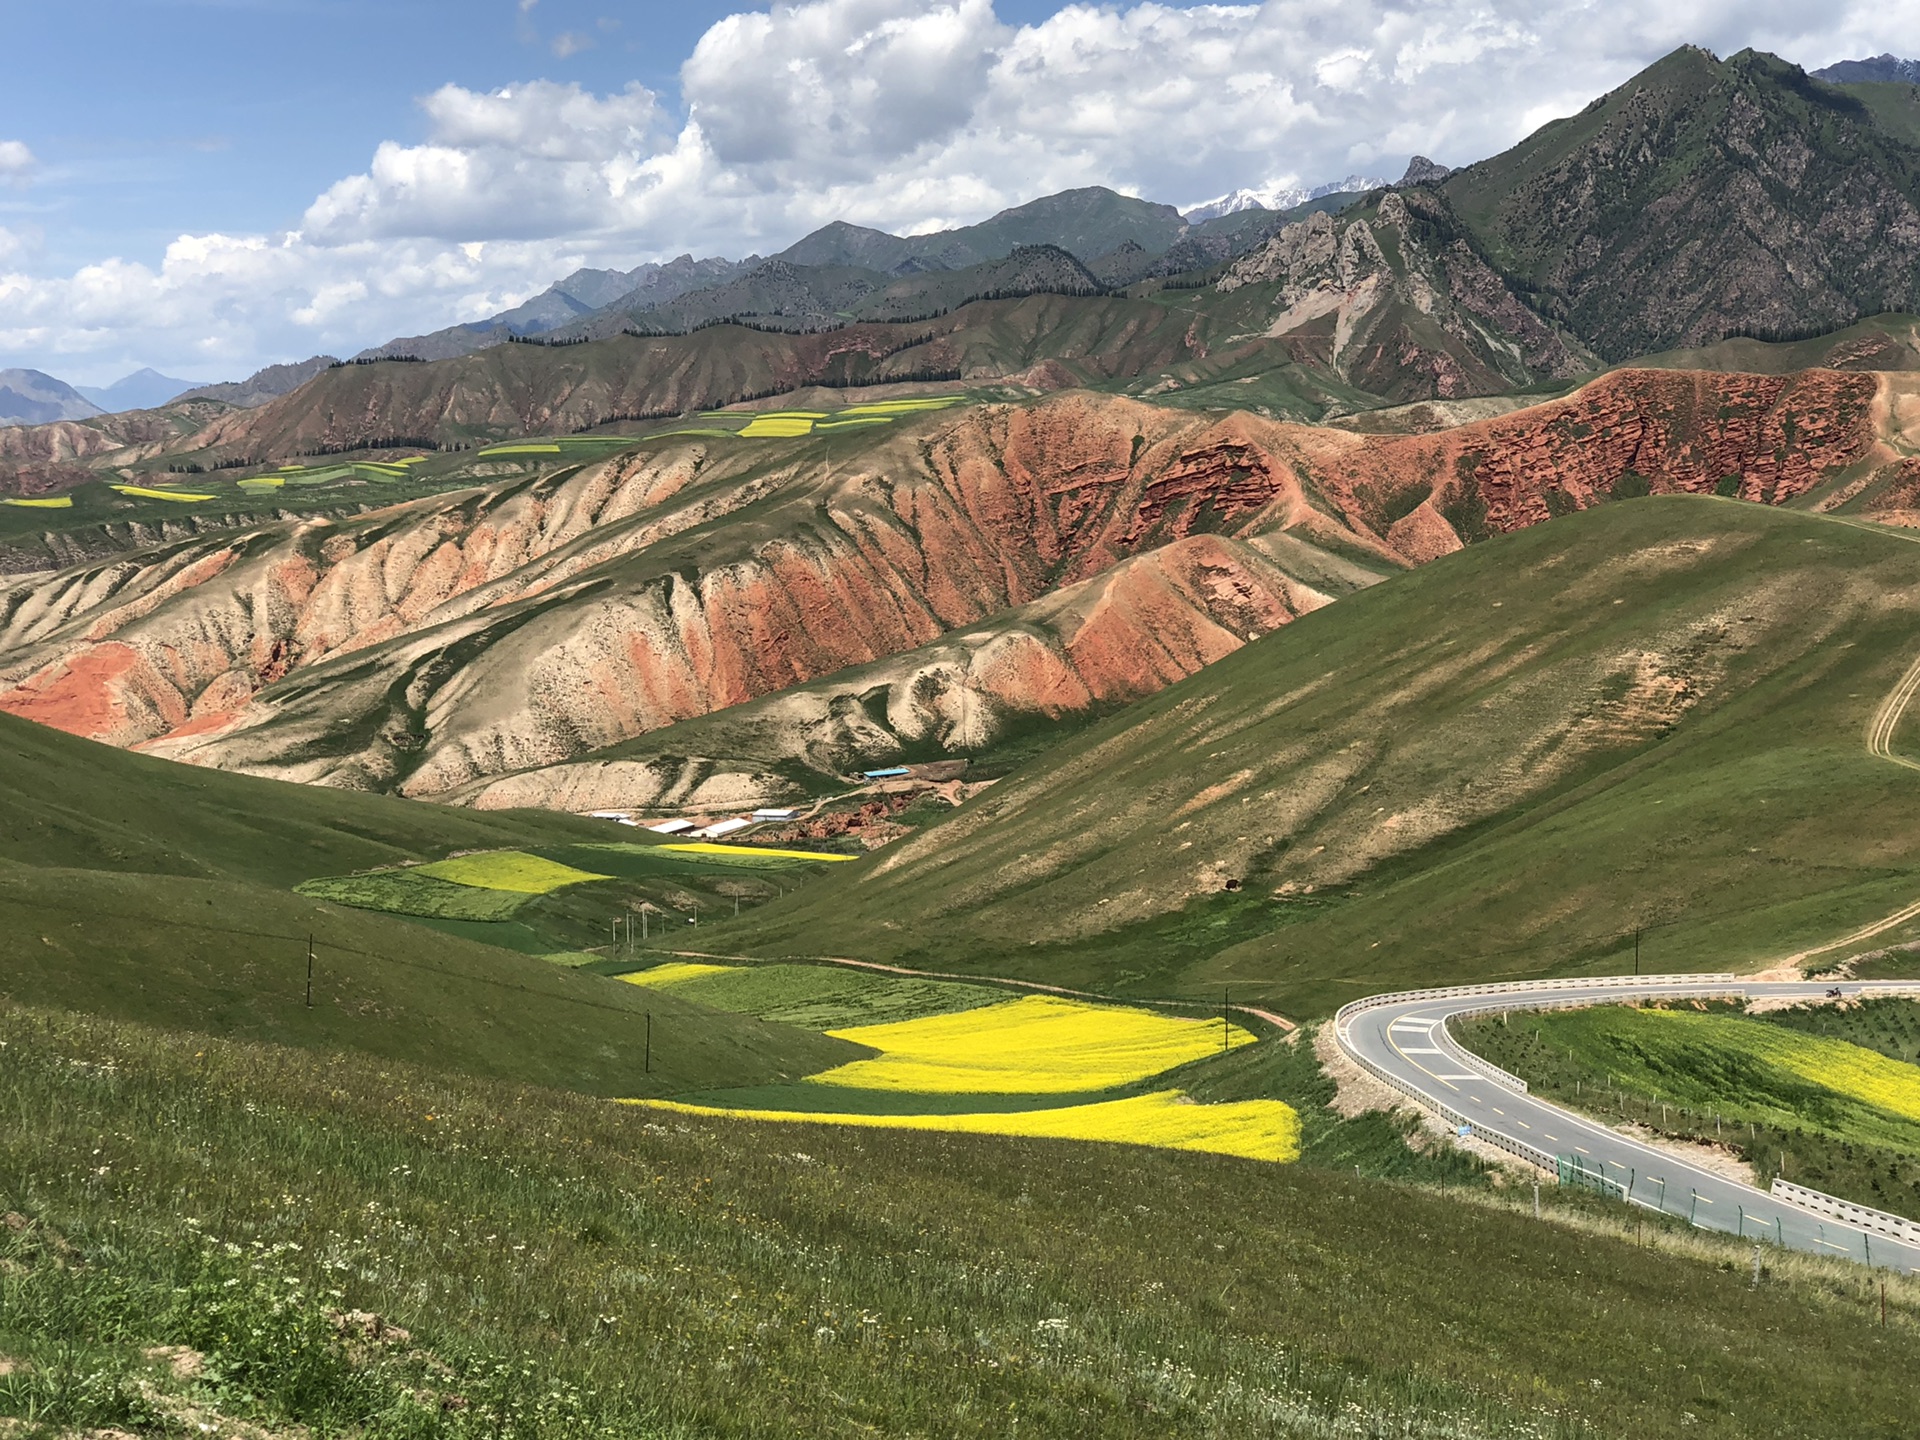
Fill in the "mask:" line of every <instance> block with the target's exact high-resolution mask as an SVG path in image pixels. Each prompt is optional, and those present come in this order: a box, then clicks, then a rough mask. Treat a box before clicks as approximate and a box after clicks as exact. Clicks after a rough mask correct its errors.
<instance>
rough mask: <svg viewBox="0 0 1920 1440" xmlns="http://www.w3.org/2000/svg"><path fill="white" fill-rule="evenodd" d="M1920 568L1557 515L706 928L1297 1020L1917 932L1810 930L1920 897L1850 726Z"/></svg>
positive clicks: (1298, 631)
mask: <svg viewBox="0 0 1920 1440" xmlns="http://www.w3.org/2000/svg"><path fill="white" fill-rule="evenodd" d="M1915 585H1920V545H1916V544H1915V543H1913V540H1912V538H1911V537H1910V536H1907V535H1905V534H1903V533H1900V532H1893V531H1887V530H1880V529H1877V528H1875V527H1871V526H1862V525H1857V524H1851V523H1846V522H1843V521H1836V520H1831V519H1826V518H1822V517H1818V516H1813V515H1806V514H1798V513H1793V512H1784V511H1780V510H1774V509H1768V508H1765V507H1762V506H1758V505H1749V504H1742V503H1739V502H1735V501H1721V500H1714V499H1711V498H1707V499H1699V498H1686V497H1670V498H1660V499H1649V500H1637V501H1632V502H1628V503H1622V504H1615V505H1608V506H1603V507H1600V508H1597V509H1594V510H1589V511H1586V512H1583V513H1581V514H1577V515H1570V516H1566V517H1564V518H1562V519H1560V520H1556V521H1555V522H1554V523H1552V524H1550V525H1542V526H1537V527H1535V528H1533V529H1530V530H1526V531H1523V532H1520V533H1516V534H1512V535H1506V536H1502V537H1498V538H1496V539H1493V540H1490V541H1487V542H1485V543H1483V544H1477V545H1473V546H1470V547H1468V548H1467V549H1466V550H1464V551H1462V552H1460V553H1458V554H1455V555H1451V556H1448V557H1446V558H1444V559H1442V560H1438V561H1435V562H1434V563H1432V564H1429V565H1426V566H1423V567H1421V568H1420V569H1419V570H1417V571H1415V572H1413V573H1411V574H1409V575H1405V576H1401V577H1397V578H1395V579H1394V580H1392V581H1391V582H1390V583H1387V584H1382V585H1377V586H1374V587H1372V588H1371V589H1368V590H1365V591H1362V592H1360V593H1358V594H1355V595H1351V596H1348V597H1346V598H1344V599H1342V600H1341V601H1340V602H1339V603H1338V604H1336V605H1331V606H1328V607H1326V608H1324V609H1322V610H1319V611H1316V612H1314V613H1312V614H1310V615H1306V616H1304V617H1302V618H1300V619H1299V620H1296V621H1294V622H1293V623H1291V624H1289V625H1286V626H1283V627H1282V628H1281V629H1279V630H1277V631H1275V632H1274V633H1273V634H1271V635H1268V636H1266V637H1263V638H1262V639H1260V640H1258V641H1255V642H1253V643H1252V644H1249V645H1247V646H1246V647H1244V648H1243V649H1241V650H1239V651H1236V652H1235V653H1234V654H1232V655H1229V656H1227V657H1225V658H1224V659H1222V660H1220V661H1218V662H1217V663H1215V664H1213V665H1210V666H1208V667H1207V668H1206V669H1204V670H1202V671H1200V672H1199V673H1198V674H1196V675H1194V676H1192V677H1191V678H1189V679H1187V680H1185V681H1183V682H1181V683H1180V684H1177V685H1174V686H1172V687H1170V688H1169V689H1167V690H1165V691H1163V692H1162V693H1160V694H1159V695H1156V696H1154V697H1152V698H1151V699H1148V700H1146V701H1143V702H1141V703H1140V704H1138V705H1136V706H1133V707H1130V708H1129V709H1128V710H1126V711H1125V712H1123V713H1122V714H1120V715H1118V716H1114V717H1112V718H1110V719H1107V720H1104V721H1102V722H1100V723H1098V724H1095V725H1093V726H1090V727H1088V728H1087V729H1085V730H1083V731H1081V732H1079V733H1078V734H1076V735H1073V736H1072V737H1070V738H1068V739H1065V740H1063V741H1062V742H1061V743H1060V744H1059V745H1058V746H1057V747H1055V748H1054V749H1052V750H1050V751H1048V752H1046V753H1044V754H1042V755H1041V756H1040V757H1038V758H1037V759H1035V760H1034V761H1032V762H1030V763H1029V764H1027V765H1025V766H1023V767H1022V768H1021V769H1020V770H1018V771H1017V772H1015V773H1014V774H1013V775H1011V776H1010V777H1008V778H1007V779H1006V780H1003V781H1002V782H1000V784H999V785H997V786H996V787H994V789H992V790H991V791H988V792H987V793H985V794H984V795H982V796H980V797H978V798H976V799H974V800H972V801H970V802H969V803H968V804H967V805H966V806H964V807H962V808H961V809H960V810H958V811H956V812H954V813H953V814H952V815H951V816H950V817H948V818H946V819H943V820H941V821H940V822H939V823H938V824H935V825H930V826H928V827H925V828H924V829H923V830H922V831H921V832H920V833H919V834H917V835H915V836H913V837H911V838H909V839H907V840H905V841H902V842H900V843H899V844H897V845H895V846H893V847H891V848H890V849H889V851H888V852H887V853H886V854H885V855H884V856H881V857H876V858H874V859H871V860H868V861H866V862H864V863H861V864H857V865H850V866H847V867H845V868H844V869H843V870H842V871H839V872H836V873H834V874H831V875H828V876H825V877H823V878H822V879H821V880H819V881H818V882H815V884H813V885H812V886H810V887H809V888H808V889H807V891H806V892H805V893H803V894H800V895H797V896H793V897H790V898H787V899H784V900H781V901H777V902H775V903H774V904H772V905H769V906H767V907H765V908H764V909H762V910H760V911H758V912H756V913H755V914H754V915H752V916H751V917H743V919H742V920H741V922H740V923H739V925H738V926H732V925H731V923H730V924H729V926H728V928H727V929H726V930H724V931H723V932H720V933H721V934H722V935H723V936H724V944H725V945H726V946H727V947H728V948H731V949H734V950H736V951H739V952H742V953H748V954H754V955H759V956H762V957H765V958H790V957H797V956H805V955H808V954H811V953H818V947H819V946H820V945H821V943H822V942H821V941H820V939H819V937H820V936H822V935H824V934H828V933H831V934H832V935H833V936H834V939H833V941H832V944H833V946H834V947H835V953H839V954H852V955H858V956H861V957H863V958H867V959H873V960H884V961H894V962H897V963H901V964H905V965H909V966H913V967H915V968H923V969H938V970H965V971H971V972H974V973H979V974H1001V975H1011V976H1019V977H1025V978H1030V979H1037V980H1047V981H1052V982H1054V983H1059V984H1066V985H1073V986H1078V987H1082V988H1088V989H1095V990H1099V991H1102V992H1105V993H1118V994H1138V995H1143V996H1174V995H1181V996H1187V997H1191V998H1202V997H1205V996H1207V995H1208V994H1213V995H1218V994H1219V993H1220V990H1221V988H1222V987H1231V988H1232V990H1233V992H1234V994H1235V995H1236V996H1237V997H1239V998H1242V999H1245V1000H1248V1001H1250V1002H1251V1001H1255V1000H1264V1001H1266V1002H1268V1003H1270V1004H1273V1005H1275V1006H1278V1007H1279V1008H1280V1009H1282V1010H1283V1011H1287V1010H1291V1011H1295V1012H1297V1013H1299V1014H1301V1015H1314V1014H1326V1013H1330V1012H1331V1011H1332V1010H1333V1009H1334V1008H1335V1007H1336V1006H1337V1005H1338V1004H1340V1003H1341V1002H1343V1001H1345V1000H1348V999H1351V998H1353V997H1354V996H1357V995H1361V994H1364V993H1367V992H1369V991H1373V990H1380V989H1387V988H1393V987H1395V986H1401V985H1418V984H1431V983H1445V982H1458V981H1474V980H1487V979H1494V978H1503V977H1508V976H1512V977H1527V976H1543V975H1563V974H1584V973H1617V972H1619V971H1620V970H1622V969H1625V968H1628V967H1629V966H1630V965H1631V964H1632V959H1633V946H1634V935H1635V932H1636V931H1638V932H1639V934H1640V937H1641V946H1642V953H1641V959H1642V963H1643V965H1644V966H1646V967H1648V968H1657V969H1666V970H1696V969H1734V968H1746V967H1751V966H1755V965H1758V964H1761V963H1766V962H1771V961H1775V960H1778V959H1781V958H1784V957H1786V956H1788V955H1790V954H1794V953H1797V952H1801V951H1807V952H1809V955H1808V963H1809V964H1810V965H1811V964H1815V963H1830V962H1832V961H1835V960H1838V959H1840V958H1842V957H1843V956H1845V955H1846V954H1848V953H1857V952H1863V951H1868V950H1871V949H1875V948H1883V947H1887V946H1889V945H1890V944H1899V943H1905V942H1907V941H1910V940H1912V939H1913V938H1914V937H1915V936H1916V935H1920V918H1915V917H1911V916H1910V917H1908V918H1907V919H1905V920H1896V921H1895V923H1893V924H1891V925H1890V926H1889V927H1888V928H1886V929H1884V930H1882V931H1881V932H1879V933H1876V934H1872V935H1865V934H1862V935H1861V936H1860V937H1859V938H1858V939H1857V940H1856V941H1854V942H1852V943H1850V944H1849V945H1848V946H1843V947H1840V948H1838V949H1821V948H1820V947H1825V946H1828V944H1829V942H1831V941H1833V940H1835V939H1837V938H1838V937H1841V936H1845V935H1848V934H1849V933H1851V932H1856V931H1860V930H1862V929H1863V928H1864V927H1867V926H1870V925H1872V924H1874V923H1876V922H1878V921H1880V920H1881V919H1883V918H1885V917H1897V916H1899V915H1900V914H1902V913H1903V912H1904V911H1905V910H1906V908H1907V907H1910V906H1912V905H1913V904H1914V902H1915V900H1916V899H1920V775H1915V774H1914V773H1913V772H1911V771H1909V770H1907V769H1904V768H1902V767H1900V766H1897V765H1895V764H1893V763H1891V762H1890V761H1889V760H1887V759H1885V758H1882V757H1881V756H1879V755H1875V754H1871V753H1869V751H1868V749H1867V746H1866V743H1865V734H1866V730H1867V722H1868V719H1869V717H1870V716H1872V715H1873V714H1874V712H1875V711H1876V709H1877V708H1878V707H1880V706H1881V704H1882V702H1883V701H1884V700H1885V699H1886V697H1887V696H1888V695H1889V694H1890V693H1891V692H1893V691H1894V690H1895V687H1896V686H1897V685H1898V683H1899V681H1900V679H1901V676H1902V674H1903V673H1904V672H1905V670H1906V669H1907V667H1908V666H1909V665H1911V664H1912V663H1913V661H1914V659H1915V654H1916V651H1915V646H1916V643H1917V642H1916V640H1915V637H1914V631H1913V626H1912V622H1911V613H1910V611H1909V610H1908V609H1907V607H1906V605H1905V602H1904V600H1903V599H1902V598H1901V597H1903V596H1904V595H1906V594H1907V593H1908V592H1909V590H1910V589H1911V587H1913V586H1915ZM1435 616H1444V617H1446V618H1445V622H1444V623H1442V624H1438V625H1436V624H1435V623H1434V622H1433V617H1435ZM1914 721H1915V717H1913V716H1911V715H1904V712H1903V720H1902V723H1901V724H1899V725H1898V726H1896V727H1895V728H1894V733H1893V735H1892V743H1893V745H1894V746H1895V748H1896V750H1900V749H1903V748H1905V749H1910V748H1911V747H1912V746H1913V745H1914V744H1915V742H1914V741H1913V739H1912V736H1913V735H1914V733H1915V731H1914ZM1143 796H1145V797H1151V801H1150V803H1148V802H1143V800H1142V798H1141V797H1143ZM717 943H720V942H718V941H716V944H717ZM1816 950H1817V951H1818V953H1817V954H1816V953H1812V952H1815V951H1816Z"/></svg>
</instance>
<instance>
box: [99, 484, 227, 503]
mask: <svg viewBox="0 0 1920 1440" xmlns="http://www.w3.org/2000/svg"><path fill="white" fill-rule="evenodd" d="M108 488H109V489H112V490H117V491H119V492H120V493H121V494H122V495H130V496H132V497H133V498H134V499H136V500H178V501H180V502H182V503H184V504H194V503H198V502H201V501H206V500H211V499H213V498H214V497H213V496H211V495H202V494H199V493H197V492H189V491H184V490H155V489H153V488H152V487H151V486H148V485H112V486H109V487H108Z"/></svg>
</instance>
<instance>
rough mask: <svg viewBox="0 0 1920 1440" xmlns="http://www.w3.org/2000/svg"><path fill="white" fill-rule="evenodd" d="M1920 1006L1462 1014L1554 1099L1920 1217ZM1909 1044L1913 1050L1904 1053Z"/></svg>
mask: <svg viewBox="0 0 1920 1440" xmlns="http://www.w3.org/2000/svg"><path fill="white" fill-rule="evenodd" d="M1917 1027H1920V1005H1917V1004H1916V1003H1915V1002H1913V1001H1911V1000H1879V1001H1874V1002H1871V1003H1869V1004H1866V1005H1860V1006H1853V1007H1849V1008H1848V1009H1844V1010H1842V1009H1839V1008H1837V1007H1818V1008H1807V1009H1803V1010H1792V1011H1781V1012H1776V1013H1773V1014H1761V1015H1756V1016H1753V1017H1750V1018H1749V1017H1745V1016H1742V1015H1741V1014H1740V1013H1739V1012H1738V1011H1737V1010H1734V1009H1732V1008H1731V1007H1724V1006H1715V1007H1710V1008H1709V1010H1708V1012H1707V1013H1701V1012H1700V1011H1697V1010H1693V1009H1685V1010H1660V1009H1644V1010H1642V1009H1633V1008H1629V1007H1625V1006H1612V1005H1609V1006H1597V1007H1595V1008H1593V1009H1590V1010H1570V1011H1558V1012H1549V1013H1545V1014H1538V1015H1524V1016H1521V1015H1516V1016H1513V1017H1510V1018H1509V1019H1507V1020H1505V1021H1502V1020H1498V1019H1491V1018H1482V1019H1478V1020H1468V1021H1463V1022H1457V1024H1456V1033H1457V1034H1458V1035H1459V1037H1460V1039H1461V1041H1462V1043H1464V1044H1465V1045H1467V1046H1468V1048H1470V1049H1472V1050H1473V1051H1475V1053H1477V1054H1480V1055H1483V1056H1485V1057H1486V1058H1487V1059H1489V1060H1492V1061H1493V1062H1494V1063H1495V1064H1497V1065H1501V1066H1503V1067H1505V1068H1506V1069H1508V1070H1511V1071H1512V1072H1513V1073H1514V1074H1516V1075H1519V1076H1521V1077H1522V1078H1524V1079H1525V1080H1526V1081H1527V1082H1528V1084H1529V1085H1530V1086H1532V1087H1533V1089H1534V1090H1535V1091H1537V1092H1538V1093H1540V1094H1542V1095H1547V1096H1550V1097H1551V1098H1553V1099H1555V1100H1558V1101H1561V1102H1563V1103H1565V1104H1569V1105H1572V1106H1574V1107H1575V1108H1578V1109H1584V1110H1587V1111H1589V1112H1592V1113H1596V1114H1599V1115H1602V1116H1605V1117H1613V1118H1617V1119H1620V1120H1630V1121H1633V1122H1634V1123H1636V1124H1640V1125H1645V1126H1647V1127H1649V1128H1651V1129H1654V1130H1657V1131H1660V1132H1661V1133H1663V1134H1668V1135H1673V1136H1676V1137H1679V1138H1683V1139H1689V1140H1696V1141H1700V1142H1703V1143H1708V1144H1717V1145H1723V1146H1726V1147H1728V1148H1729V1149H1731V1150H1733V1151H1734V1152H1736V1153H1737V1154H1739V1155H1740V1156H1741V1157H1742V1158H1743V1159H1745V1160H1746V1161H1748V1162H1749V1163H1750V1164H1751V1165H1752V1166H1753V1168H1754V1178H1755V1180H1756V1182H1757V1183H1758V1184H1759V1185H1760V1186H1761V1187H1762V1188H1764V1187H1765V1186H1767V1185H1769V1184H1771V1183H1772V1181H1773V1178H1774V1176H1776V1175H1781V1174H1784V1175H1785V1176H1786V1177H1787V1178H1788V1179H1789V1180H1794V1181H1797V1182H1799V1183H1800V1184H1802V1185H1811V1186H1813V1187H1814V1188H1815V1189H1819V1190H1825V1191H1826V1192H1827V1193H1829V1194H1831V1195H1839V1196H1842V1197H1843V1198H1845V1199H1848V1200H1853V1201H1856V1202H1857V1203H1859V1204H1862V1205H1871V1206H1874V1207H1875V1208H1877V1209H1881V1210H1889V1211H1892V1212H1894V1213H1895V1214H1900V1215H1906V1216H1908V1217H1910V1218H1913V1219H1920V1068H1916V1066H1915V1065H1914V1064H1913V1063H1912V1061H1911V1060H1910V1059H1908V1058H1906V1057H1907V1055H1910V1054H1911V1053H1912V1047H1913V1042H1914V1038H1915V1035H1916V1028H1917ZM1903 1052H1904V1053H1903Z"/></svg>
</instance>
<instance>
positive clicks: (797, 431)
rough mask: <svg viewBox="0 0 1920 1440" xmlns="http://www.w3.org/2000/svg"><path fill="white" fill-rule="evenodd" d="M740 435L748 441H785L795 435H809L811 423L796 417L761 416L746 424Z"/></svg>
mask: <svg viewBox="0 0 1920 1440" xmlns="http://www.w3.org/2000/svg"><path fill="white" fill-rule="evenodd" d="M740 433H741V435H743V436H745V437H746V438H747V439H749V440H755V439H768V438H777V439H787V438H791V437H793V436H795V435H811V434H812V433H813V421H812V420H810V419H806V418H803V417H801V416H798V415H762V416H759V417H758V418H756V419H753V420H750V421H748V422H747V427H746V429H744V430H742V431H741V432H740Z"/></svg>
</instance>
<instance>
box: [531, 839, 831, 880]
mask: <svg viewBox="0 0 1920 1440" xmlns="http://www.w3.org/2000/svg"><path fill="white" fill-rule="evenodd" d="M552 853H554V854H562V853H564V854H568V855H576V856H580V857H592V858H583V860H582V863H583V864H594V865H602V866H604V867H605V868H606V869H609V870H613V871H616V872H617V873H619V874H622V875H635V876H638V875H646V874H658V873H660V872H662V871H679V872H682V873H686V874H700V873H715V872H729V871H734V872H739V871H782V870H791V871H807V870H817V869H822V868H825V867H826V866H829V865H836V864H843V863H845V862H846V861H848V860H855V859H858V858H859V857H858V856H854V855H831V854H827V853H824V852H815V851H812V850H774V849H769V848H765V847H762V846H758V845H716V844H713V843H711V842H704V841H696V842H692V843H689V844H682V845H634V844H627V843H622V842H618V841H610V842H606V843H603V844H586V845H572V846H568V847H567V849H566V851H565V852H561V851H554V852H552Z"/></svg>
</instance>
